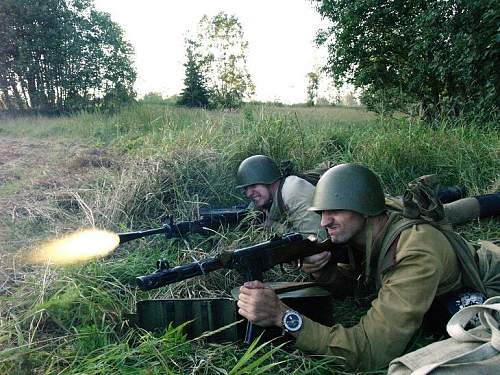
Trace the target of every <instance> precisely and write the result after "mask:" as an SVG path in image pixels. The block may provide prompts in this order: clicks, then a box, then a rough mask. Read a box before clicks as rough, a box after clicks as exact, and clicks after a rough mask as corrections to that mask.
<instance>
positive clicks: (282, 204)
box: [276, 177, 286, 215]
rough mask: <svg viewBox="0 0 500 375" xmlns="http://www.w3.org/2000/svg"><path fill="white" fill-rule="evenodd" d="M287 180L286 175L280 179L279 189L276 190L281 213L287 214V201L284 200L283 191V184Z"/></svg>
mask: <svg viewBox="0 0 500 375" xmlns="http://www.w3.org/2000/svg"><path fill="white" fill-rule="evenodd" d="M285 180H286V177H284V178H282V179H281V180H280V183H279V185H278V191H277V192H276V199H277V201H278V202H277V203H278V210H279V213H280V215H286V206H285V202H284V201H283V193H282V190H283V185H284V184H285Z"/></svg>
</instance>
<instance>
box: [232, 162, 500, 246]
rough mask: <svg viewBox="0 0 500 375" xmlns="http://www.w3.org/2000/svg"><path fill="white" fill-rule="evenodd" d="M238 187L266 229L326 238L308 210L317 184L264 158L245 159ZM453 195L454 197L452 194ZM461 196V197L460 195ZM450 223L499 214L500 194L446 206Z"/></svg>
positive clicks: (446, 195)
mask: <svg viewBox="0 0 500 375" xmlns="http://www.w3.org/2000/svg"><path fill="white" fill-rule="evenodd" d="M236 180H237V183H238V186H237V187H238V188H242V189H244V192H245V195H246V197H247V198H249V199H250V200H252V203H253V206H254V208H256V209H258V210H260V211H262V212H264V213H265V217H266V219H265V226H266V227H267V228H269V229H271V230H277V231H281V232H298V233H302V234H304V235H305V236H308V235H315V236H317V237H318V238H319V239H320V240H323V239H325V238H326V232H325V231H324V230H322V229H321V226H320V219H319V217H318V215H315V214H314V213H312V212H310V211H307V209H308V208H309V207H310V205H311V201H312V196H313V192H314V185H313V184H311V183H310V182H309V181H307V180H305V179H304V178H301V177H300V176H296V175H290V176H283V175H282V173H281V172H280V170H279V168H278V166H277V165H276V163H275V162H274V161H273V160H272V159H271V158H269V157H267V156H264V155H254V156H250V157H248V158H246V159H245V160H243V161H242V162H241V164H240V166H239V168H238V172H237V175H236ZM455 189H456V188H446V189H444V190H443V193H442V194H440V195H439V198H440V199H441V200H442V201H443V200H444V199H447V200H448V201H449V202H451V201H452V200H453V198H455V199H457V198H460V197H461V195H460V192H455V191H453V190H455ZM450 192H451V194H450ZM457 193H458V194H457ZM398 201H399V200H398V199H397V198H391V197H386V203H388V204H391V203H392V204H397V202H398ZM444 213H445V217H446V218H447V220H448V222H449V223H450V224H463V223H466V222H469V221H472V220H473V219H476V218H484V217H493V216H498V215H500V193H496V194H487V195H481V196H476V197H469V198H463V199H459V200H456V201H454V202H451V203H447V204H445V205H444Z"/></svg>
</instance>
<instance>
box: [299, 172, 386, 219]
mask: <svg viewBox="0 0 500 375" xmlns="http://www.w3.org/2000/svg"><path fill="white" fill-rule="evenodd" d="M309 210H310V211H325V210H349V211H354V212H357V213H359V214H362V215H368V216H376V215H378V214H380V213H382V212H384V210H385V197H384V192H383V191H382V185H381V184H380V181H379V179H378V177H377V176H376V175H375V173H373V172H372V171H371V170H370V169H368V168H366V167H364V166H362V165H359V164H352V163H349V164H340V165H337V166H335V167H333V168H330V169H329V170H328V171H327V172H325V174H323V176H321V178H320V179H319V181H318V184H317V185H316V189H315V190H314V196H313V202H312V207H311V208H309Z"/></svg>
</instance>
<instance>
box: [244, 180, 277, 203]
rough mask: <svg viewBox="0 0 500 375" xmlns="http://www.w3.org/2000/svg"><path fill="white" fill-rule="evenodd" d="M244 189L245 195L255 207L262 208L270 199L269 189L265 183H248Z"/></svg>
mask: <svg viewBox="0 0 500 375" xmlns="http://www.w3.org/2000/svg"><path fill="white" fill-rule="evenodd" d="M244 190H245V195H246V197H247V198H248V199H251V200H252V201H253V202H254V204H255V207H256V208H264V207H265V206H266V205H267V204H268V203H269V202H270V201H271V198H272V195H271V189H270V188H269V187H268V186H267V185H263V184H255V185H250V186H247V187H246V188H245V189H244Z"/></svg>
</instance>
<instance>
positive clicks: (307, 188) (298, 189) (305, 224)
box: [281, 176, 326, 240]
mask: <svg viewBox="0 0 500 375" xmlns="http://www.w3.org/2000/svg"><path fill="white" fill-rule="evenodd" d="M313 194H314V185H312V184H310V183H309V182H307V181H306V180H304V179H302V178H299V177H297V176H290V177H288V178H287V179H286V181H285V183H284V184H283V188H282V191H281V196H282V198H283V203H284V204H285V207H286V212H287V219H286V224H287V226H288V227H289V228H291V230H293V231H295V232H298V233H302V234H303V235H305V236H308V235H311V234H312V235H314V236H317V237H318V238H319V240H324V239H325V238H326V233H325V231H324V230H323V229H322V228H321V225H320V223H321V216H320V215H318V214H317V213H316V212H313V211H308V208H309V207H311V204H312V197H313Z"/></svg>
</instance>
